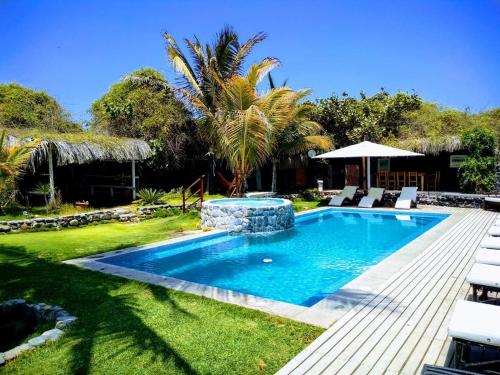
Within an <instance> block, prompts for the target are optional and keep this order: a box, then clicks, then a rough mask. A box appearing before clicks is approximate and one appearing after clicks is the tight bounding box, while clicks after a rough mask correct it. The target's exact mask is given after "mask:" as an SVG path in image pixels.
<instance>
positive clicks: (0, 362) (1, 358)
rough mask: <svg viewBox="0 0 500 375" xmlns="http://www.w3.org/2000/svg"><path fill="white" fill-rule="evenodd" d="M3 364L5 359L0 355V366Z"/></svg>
mask: <svg viewBox="0 0 500 375" xmlns="http://www.w3.org/2000/svg"><path fill="white" fill-rule="evenodd" d="M4 364H5V358H4V357H3V353H0V366H2V365H4Z"/></svg>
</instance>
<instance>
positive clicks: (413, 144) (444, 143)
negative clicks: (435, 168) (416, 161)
mask: <svg viewBox="0 0 500 375" xmlns="http://www.w3.org/2000/svg"><path fill="white" fill-rule="evenodd" d="M384 143H385V142H384ZM387 145H389V146H395V147H399V148H402V149H404V150H409V151H415V152H419V153H421V154H426V155H437V154H439V153H441V152H456V151H460V150H462V149H463V148H462V141H461V139H460V137H459V136H443V137H439V138H412V139H398V140H394V141H389V142H387Z"/></svg>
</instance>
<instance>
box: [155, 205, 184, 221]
mask: <svg viewBox="0 0 500 375" xmlns="http://www.w3.org/2000/svg"><path fill="white" fill-rule="evenodd" d="M181 213H182V210H181V209H180V208H177V207H172V208H160V209H159V210H156V211H155V213H154V214H153V217H155V218H157V217H170V216H177V215H180V214H181Z"/></svg>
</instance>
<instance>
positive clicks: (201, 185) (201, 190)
mask: <svg viewBox="0 0 500 375" xmlns="http://www.w3.org/2000/svg"><path fill="white" fill-rule="evenodd" d="M204 179H205V175H203V176H201V177H200V208H201V206H202V204H203V194H204V193H205V192H204V190H203V188H204V186H205V185H204V184H205V183H204Z"/></svg>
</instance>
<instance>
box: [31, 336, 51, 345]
mask: <svg viewBox="0 0 500 375" xmlns="http://www.w3.org/2000/svg"><path fill="white" fill-rule="evenodd" d="M46 341H47V338H46V337H43V336H38V337H35V338H33V339H31V340H28V344H29V345H31V346H40V345H43V344H45V342H46Z"/></svg>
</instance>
